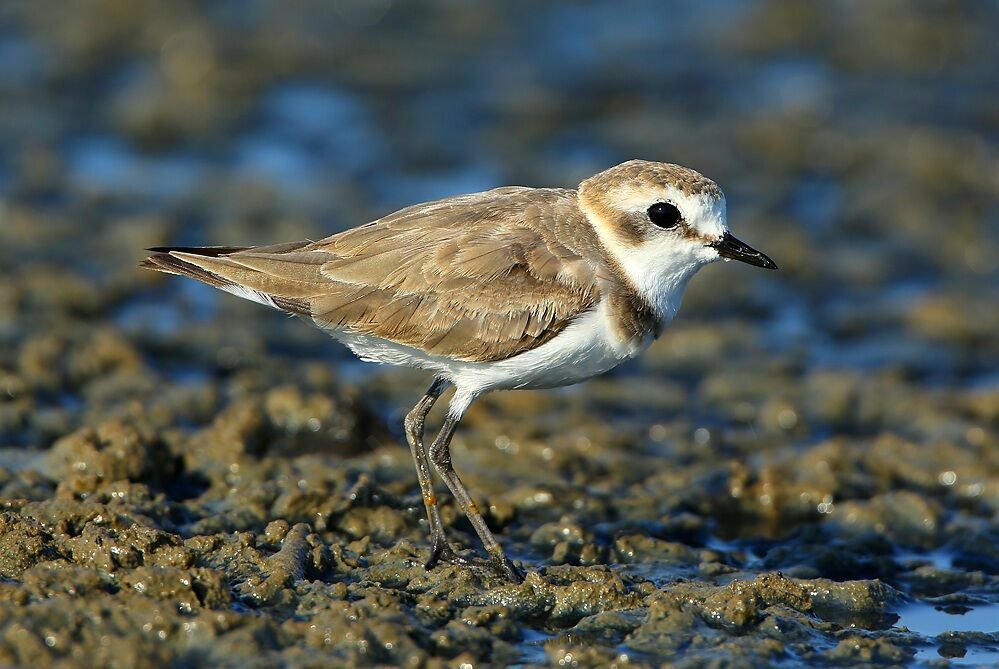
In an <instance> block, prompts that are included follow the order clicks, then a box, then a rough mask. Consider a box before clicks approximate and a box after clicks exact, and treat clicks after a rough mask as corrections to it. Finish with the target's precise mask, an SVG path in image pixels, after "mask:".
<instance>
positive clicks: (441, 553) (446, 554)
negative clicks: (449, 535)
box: [423, 537, 475, 571]
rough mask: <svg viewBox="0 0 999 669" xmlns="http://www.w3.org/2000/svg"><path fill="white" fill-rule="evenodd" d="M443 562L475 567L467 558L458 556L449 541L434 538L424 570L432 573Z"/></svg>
mask: <svg viewBox="0 0 999 669" xmlns="http://www.w3.org/2000/svg"><path fill="white" fill-rule="evenodd" d="M441 562H444V563H446V564H453V565H457V566H459V567H474V566H475V563H474V562H472V561H471V560H469V559H468V558H466V557H462V556H461V555H459V554H458V551H456V550H455V549H454V548H453V547H452V546H451V544H449V543H448V542H447V539H445V538H443V537H441V538H436V537H435V538H434V539H433V544H432V545H431V547H430V558H429V559H428V560H427V561H426V563H424V565H423V568H424V569H426V570H427V571H430V570H431V569H433V568H434V567H436V566H437V565H438V564H440V563H441Z"/></svg>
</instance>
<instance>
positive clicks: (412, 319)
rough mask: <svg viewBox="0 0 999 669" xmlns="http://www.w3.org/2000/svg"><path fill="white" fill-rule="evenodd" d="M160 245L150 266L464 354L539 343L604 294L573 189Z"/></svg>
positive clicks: (510, 192)
mask: <svg viewBox="0 0 999 669" xmlns="http://www.w3.org/2000/svg"><path fill="white" fill-rule="evenodd" d="M158 251H159V252H158V253H157V254H156V255H155V256H153V257H152V258H151V259H150V260H151V261H153V262H150V263H149V266H154V265H155V267H154V268H159V269H162V270H163V271H174V272H175V273H185V274H187V275H188V276H193V277H194V278H198V279H199V280H202V281H205V282H207V283H211V284H212V285H216V286H218V287H223V288H225V287H226V286H233V285H236V286H240V287H244V288H247V289H249V290H251V291H256V292H257V293H260V294H262V295H265V296H267V297H268V298H270V299H271V301H272V302H273V303H274V304H275V305H277V306H278V307H279V308H286V305H287V308H290V309H291V310H293V311H295V312H296V313H303V314H308V315H310V316H311V317H312V318H313V320H314V321H315V322H316V323H317V324H318V325H320V326H322V327H325V328H331V329H333V330H340V329H343V330H347V331H351V332H359V333H364V334H369V335H374V336H377V337H381V338H383V339H387V340H390V341H393V342H396V343H400V344H405V345H408V346H412V347H416V348H421V349H424V350H426V351H428V352H429V353H432V354H436V355H440V356H445V357H450V358H456V359H461V360H471V361H491V360H502V359H505V358H508V357H511V356H514V355H516V354H518V353H521V352H523V351H527V350H530V349H532V348H534V347H536V346H539V345H541V344H543V343H544V342H546V341H548V340H550V339H551V338H552V337H554V336H555V335H556V334H558V333H559V332H561V331H562V330H563V329H564V328H565V327H566V326H567V325H568V324H569V323H571V322H572V320H573V319H574V318H576V317H577V316H578V315H580V314H582V313H583V312H585V311H587V310H589V309H591V308H592V307H593V306H594V305H595V304H596V303H597V302H598V301H599V299H600V294H599V292H600V289H599V287H598V286H599V281H598V275H599V274H600V271H601V262H602V261H601V257H602V256H601V253H600V250H599V244H598V242H597V241H596V236H595V233H594V231H593V230H592V227H591V226H590V225H589V223H588V221H587V220H586V218H585V216H584V215H583V214H582V212H581V211H580V210H579V208H578V206H577V202H576V192H575V191H573V190H565V189H529V188H520V187H508V188H499V189H495V190H492V191H487V192H484V193H477V194H474V195H465V196H460V197H455V198H449V199H446V200H441V201H437V202H431V203H427V204H422V205H416V206H413V207H408V208H406V209H403V210H401V211H399V212H396V213H395V214H391V215H389V216H386V217H385V218H382V219H379V220H377V221H374V222H372V223H369V224H367V225H364V226H361V227H359V228H355V229H353V230H348V231H346V232H342V233H340V234H337V235H333V236H332V237H329V238H327V239H323V240H321V241H318V242H296V243H292V244H282V245H277V246H272V247H255V248H246V249H238V248H233V249H222V248H218V249H213V250H206V251H205V252H204V253H199V252H198V249H189V248H185V249H159V250H158ZM157 258H159V260H158V261H157V260H156V259H157Z"/></svg>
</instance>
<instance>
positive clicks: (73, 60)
mask: <svg viewBox="0 0 999 669" xmlns="http://www.w3.org/2000/svg"><path fill="white" fill-rule="evenodd" d="M98 4H99V3H98ZM223 4H224V3H223ZM549 4H550V5H551V7H550V8H548V9H546V10H545V11H538V10H531V11H530V12H527V10H525V9H523V8H520V9H516V8H515V9H513V10H511V9H510V8H509V7H507V6H506V3H495V4H491V3H474V6H473V4H472V3H469V7H470V8H468V9H463V10H461V11H457V10H455V9H454V8H451V9H442V8H430V9H426V8H425V9H424V10H422V11H415V10H413V9H412V8H408V7H406V6H404V5H403V4H402V3H396V5H394V6H393V7H392V9H391V10H389V11H388V12H387V13H386V14H385V15H384V17H379V16H368V15H363V16H362V15H351V16H350V17H347V18H344V17H342V16H341V17H339V18H336V17H333V18H324V17H326V16H327V15H326V14H324V13H323V12H322V11H321V8H317V6H318V5H316V6H314V5H313V4H311V3H304V4H303V8H302V10H301V11H302V13H299V14H296V13H294V12H287V11H281V10H280V8H277V9H275V8H269V6H268V5H267V4H266V3H261V4H260V5H259V6H255V9H253V10H246V12H245V14H240V16H239V17H234V16H233V15H232V14H231V13H227V10H226V9H225V7H222V5H220V7H221V8H220V9H217V10H215V11H207V10H199V9H196V8H193V7H189V6H187V5H183V6H182V5H180V4H178V3H171V4H170V5H169V7H168V6H167V5H158V4H156V3H148V4H147V3H135V4H134V6H133V5H130V7H132V9H130V10H128V11H125V10H123V9H122V8H120V7H118V8H117V9H116V8H114V7H110V6H108V7H104V6H103V5H102V6H101V7H97V8H94V7H91V8H90V9H87V10H84V9H77V5H76V4H73V3H69V4H63V5H61V6H58V7H56V6H55V5H52V6H46V4H45V3H31V4H25V5H24V7H23V8H19V9H18V10H17V11H16V12H15V11H12V10H6V11H9V15H7V14H5V15H4V18H5V19H7V18H11V22H10V23H9V24H4V25H3V26H0V27H2V28H3V29H2V30H0V55H2V56H3V57H0V75H2V76H0V87H2V92H3V95H4V105H5V110H4V113H3V114H2V115H0V147H2V151H0V194H2V207H0V665H4V666H8V665H9V666H25V667H35V666H57V667H66V668H70V667H94V666H108V667H144V666H173V667H218V666H223V667H230V666H231V667H271V666H286V667H329V666H412V667H435V666H440V667H452V666H462V665H471V666H499V665H514V666H516V665H521V666H563V667H564V666H570V667H571V666H579V667H590V666H593V667H607V666H618V667H625V666H638V667H643V666H650V667H651V666H662V665H664V664H666V665H676V666H686V667H704V666H737V667H742V666H772V665H778V666H789V667H798V666H900V665H902V666H906V665H907V666H989V665H992V664H995V663H996V662H997V661H999V624H997V623H996V622H995V621H996V620H997V617H996V615H995V614H996V613H997V611H999V609H997V607H999V529H997V525H996V518H997V517H999V516H997V514H999V455H997V449H996V446H997V441H999V310H997V309H996V308H995V304H996V295H997V293H999V260H997V259H999V239H997V238H996V234H997V230H999V225H997V219H996V216H997V212H996V210H995V201H996V196H997V193H999V184H997V182H996V180H995V175H996V174H999V157H997V152H996V150H995V146H994V143H990V142H989V141H987V138H988V137H994V136H995V135H994V133H995V130H996V116H995V107H994V99H993V98H992V97H991V96H990V91H994V90H997V86H999V82H997V81H996V76H997V75H996V73H995V71H994V67H993V68H990V67H987V66H986V65H985V64H987V63H993V62H997V60H999V54H996V53H995V50H996V48H997V47H996V46H995V43H994V40H993V39H991V35H992V33H990V32H989V30H988V27H989V26H990V25H993V24H994V21H995V19H996V16H995V12H994V10H991V9H989V7H988V6H987V5H986V4H984V3H983V4H982V5H980V6H979V8H978V9H974V10H972V9H966V10H965V11H949V10H946V9H941V8H934V7H922V6H921V7H920V8H919V11H915V10H914V11H913V12H912V13H911V14H910V15H908V16H907V19H906V20H905V21H898V20H896V18H897V17H894V16H892V15H890V14H886V13H883V12H879V11H875V10H874V9H869V8H870V7H873V6H874V3H858V4H856V5H853V6H850V7H849V8H845V9H843V11H842V12H839V13H836V14H835V15H834V14H829V13H826V11H825V10H824V9H823V7H824V3H783V2H759V3H755V4H753V5H752V7H751V9H750V10H746V11H745V12H744V13H735V14H733V13H732V10H731V6H730V4H725V3H723V5H724V6H723V5H718V6H714V5H713V4H712V3H697V4H698V6H702V5H703V8H702V9H697V10H689V11H686V12H678V13H677V14H676V16H674V17H672V19H673V20H671V21H670V22H663V21H660V20H658V18H657V17H658V16H659V15H658V14H657V13H656V12H657V11H659V10H658V9H657V8H658V6H659V3H654V2H645V3H643V2H638V3H635V5H634V8H633V9H634V11H635V12H637V14H636V16H633V17H631V18H630V19H629V21H631V22H630V23H627V24H623V23H621V22H622V21H624V20H625V18H627V17H625V18H622V16H621V15H620V13H619V12H616V11H613V10H611V9H607V8H602V7H601V6H598V5H594V6H593V7H590V8H581V7H579V6H577V5H575V4H573V5H568V4H562V3H549ZM82 6H83V5H82V4H81V5H80V7H82ZM747 6H749V3H747ZM726 8H727V9H726ZM841 9H842V8H841ZM527 14H530V17H529V18H530V21H529V22H527V23H525V22H524V19H525V17H527ZM237 18H238V20H236V19H237ZM348 19H349V20H348ZM524 25H531V26H535V28H534V29H533V30H524V29H523V28H522V26H524ZM640 25H649V26H656V31H657V33H656V39H655V40H653V39H651V38H649V37H648V35H647V34H646V33H644V32H643V31H642V30H639V29H638V27H637V26H640ZM705 25H712V26H716V28H715V29H712V30H710V31H705V30H703V29H702V28H703V26H705ZM566 26H571V27H572V30H567V29H566ZM629 26H630V27H629ZM823 26H833V28H835V29H832V28H830V29H827V28H825V27H823ZM664 32H665V33H667V34H666V36H665V37H668V39H665V38H664V36H663V33H664ZM643 35H645V37H643ZM659 38H663V39H661V40H660V39H659ZM847 38H848V39H847ZM578 40H581V41H578ZM657 40H658V41H657ZM660 41H661V42H662V46H657V45H658V44H659V43H660ZM581 43H585V44H600V45H603V46H602V47H601V48H603V49H604V50H605V51H604V52H599V53H598V52H596V51H595V52H594V53H596V55H595V56H593V58H592V59H591V60H586V59H584V60H583V61H581V60H580V56H579V48H578V45H579V44H581ZM885 45H891V48H887V47H886V46H885ZM601 54H603V55H601ZM537 63H542V64H543V65H544V67H543V68H540V70H539V71H538V72H536V71H535V70H534V69H532V68H534V67H536V64H537ZM585 63H589V65H585ZM650 63H654V64H656V65H655V67H652V66H651V65H650ZM671 63H673V64H675V65H670V64H671ZM511 72H513V73H515V74H516V73H519V74H517V76H513V75H511V74H510V73H511ZM623 81H627V82H628V84H627V86H625V85H624V84H622V83H621V82H623ZM691 82H697V85H696V86H693V85H691ZM425 91H434V95H426V94H425ZM635 91H641V92H642V93H641V95H638V94H636V93H635ZM678 100H683V101H684V102H683V105H680V106H678V102H677V101H678ZM455 110H472V111H470V112H468V113H457V112H455ZM475 110H486V111H488V112H489V113H488V114H486V116H487V117H488V119H489V122H488V123H485V122H482V121H481V120H476V119H481V118H483V114H479V113H472V112H474V111H475ZM983 138H986V139H983ZM469 147H472V148H469ZM473 149H474V150H473ZM639 155H641V156H643V157H652V158H662V159H667V160H677V161H678V162H684V163H688V164H691V165H692V166H694V167H696V168H698V169H700V170H702V171H704V172H705V173H706V174H708V175H709V176H711V177H713V178H715V179H716V180H718V181H719V182H720V183H721V184H722V186H723V187H724V188H725V190H726V193H727V195H728V197H729V210H730V216H731V223H732V226H733V230H734V231H736V232H737V233H738V234H739V236H740V237H743V238H745V239H746V240H747V241H749V242H751V243H753V244H754V245H755V246H758V247H759V248H761V249H763V250H765V251H766V252H767V253H768V254H770V255H771V256H773V257H774V258H775V260H777V262H778V263H779V264H780V266H781V268H782V269H781V272H780V273H779V274H773V275H765V276H764V275H762V274H761V273H754V272H753V271H752V269H751V268H742V267H735V266H733V265H719V266H714V267H710V268H707V269H705V270H703V271H702V272H701V273H700V274H699V275H698V276H697V277H696V278H695V279H694V281H693V283H692V285H691V289H690V291H689V293H688V296H687V298H686V300H685V304H684V307H683V309H682V310H681V312H680V317H679V319H678V320H677V321H676V322H675V323H674V324H673V326H672V327H671V328H670V329H669V330H668V331H667V333H666V335H665V337H664V338H663V340H662V341H660V342H658V343H657V344H655V345H654V346H653V348H652V349H650V351H649V352H648V353H647V354H646V355H645V356H644V357H643V358H641V359H640V360H637V361H635V362H633V363H631V364H629V365H627V366H625V367H623V368H621V369H619V370H616V371H615V372H614V373H613V374H611V375H608V376H605V377H601V378H599V379H595V380H593V381H591V382H588V383H586V384H584V385H581V386H578V387H574V388H570V389H563V390H557V391H549V392H526V391H524V392H515V393H503V394H496V395H494V396H489V397H487V398H485V399H484V400H483V401H482V402H481V403H477V405H476V406H475V407H473V409H472V411H471V412H470V413H469V414H468V416H467V418H466V420H465V421H463V424H462V427H461V428H460V429H459V431H458V434H457V436H456V438H455V442H454V446H453V452H454V460H455V465H456V468H457V469H458V471H459V473H460V474H461V475H462V477H463V480H464V481H465V483H466V484H467V485H468V487H469V488H470V490H471V491H472V493H473V495H474V496H475V497H476V501H477V505H478V506H479V508H480V509H482V510H484V511H485V513H486V517H487V521H488V522H489V524H490V526H491V527H492V528H493V529H494V531H496V532H497V534H498V536H499V537H500V539H501V541H503V543H504V546H505V549H506V551H507V553H508V555H510V556H511V557H512V558H513V559H515V560H516V561H518V562H519V563H520V564H521V565H522V566H523V568H524V569H525V570H526V571H527V572H528V576H527V578H526V579H525V581H524V583H522V584H519V585H511V584H508V583H506V582H504V581H503V580H502V579H500V578H498V577H497V576H496V575H494V574H492V573H491V572H489V571H488V570H486V569H474V570H470V571H469V570H462V569H459V568H456V567H450V566H442V567H440V568H438V569H435V570H433V571H431V572H426V571H425V570H424V569H423V567H422V564H423V561H424V560H425V559H426V557H427V553H428V550H429V546H428V543H427V527H426V522H425V520H424V514H423V508H422V501H421V499H420V496H419V488H418V486H417V482H416V476H415V472H414V469H413V464H412V462H411V460H410V456H409V452H408V449H407V448H406V446H405V443H404V440H403V438H402V432H401V421H402V417H403V415H404V413H405V411H406V410H407V409H408V408H409V407H410V406H411V405H412V403H413V402H415V400H416V399H417V398H418V397H419V396H420V395H421V393H422V392H423V390H424V389H425V387H426V385H427V384H428V383H429V379H428V378H426V377H425V376H424V375H422V374H417V373H413V372H409V371H393V370H386V369H382V368H378V367H367V366H363V365H360V364H359V363H357V362H355V361H353V360H352V359H351V358H350V357H349V356H348V355H347V354H346V353H345V352H344V351H343V350H342V349H340V348H339V347H338V346H337V345H336V344H334V343H333V342H331V341H329V340H328V339H327V338H326V337H325V336H324V335H322V334H321V333H319V332H316V331H314V330H312V329H309V328H308V327H306V326H305V325H304V324H302V323H300V322H298V321H295V320H289V319H284V318H282V317H280V316H278V315H276V314H274V313H273V312H270V311H268V310H266V309H264V308H262V307H259V306H257V305H253V304H249V303H244V302H241V301H239V300H237V299H236V298H233V297H230V296H226V295H216V294H214V293H212V292H211V291H210V289H208V288H205V287H201V286H196V285H193V284H190V283H184V282H183V281H182V280H180V279H175V280H171V279H169V278H165V277H161V276H156V275H153V274H151V273H143V272H141V271H140V270H138V269H137V267H136V264H137V263H138V261H139V260H140V259H141V257H142V253H141V249H143V248H145V247H148V246H156V245H162V244H168V243H185V244H213V243H220V244H225V243H261V244H264V243H276V242H283V241H289V240H293V239H303V238H306V237H310V238H316V237H319V236H322V235H325V234H328V233H330V232H332V231H334V230H336V229H339V228H342V227H345V226H347V225H355V224H357V223H360V222H363V221H365V220H369V219H370V218H373V217H374V216H376V215H378V214H380V213H385V212H386V211H389V210H391V209H392V208H394V207H398V206H402V205H405V204H410V203H412V202H415V201H419V200H425V199H429V198H431V197H437V196H440V195H445V194H450V193H454V192H460V191H470V190H477V189H480V188H487V187H490V186H494V185H498V184H506V183H524V182H527V183H531V184H537V185H542V184H543V185H571V184H572V183H574V181H578V178H579V177H582V176H585V175H586V174H587V173H589V172H592V171H595V169H594V168H596V169H599V168H600V167H602V166H605V165H606V164H609V163H611V162H615V161H616V160H617V159H625V158H631V157H635V156H639ZM437 424H439V416H438V415H437V414H436V413H435V414H432V416H431V427H432V426H433V425H437ZM440 498H441V501H442V503H443V508H442V515H443V519H444V522H445V524H446V525H447V530H448V532H449V534H450V536H451V537H452V539H453V540H454V541H456V542H459V543H461V544H463V545H464V546H466V547H477V545H476V543H475V540H474V532H473V531H472V528H471V527H470V526H469V525H468V524H467V522H466V521H465V519H464V517H463V515H462V514H461V512H460V510H459V509H457V508H456V506H455V505H454V504H453V502H452V500H451V499H450V496H448V495H444V494H443V493H442V494H441V495H440ZM467 554H468V555H473V554H474V552H472V551H470V552H469V553H467Z"/></svg>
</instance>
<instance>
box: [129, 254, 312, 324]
mask: <svg viewBox="0 0 999 669" xmlns="http://www.w3.org/2000/svg"><path fill="white" fill-rule="evenodd" d="M249 248H252V247H247V246H196V247H191V246H156V247H153V248H150V249H146V250H147V251H152V255H151V256H149V257H148V258H146V259H145V260H143V261H142V262H141V263H139V267H142V268H144V269H151V270H154V271H156V272H165V273H167V274H177V275H179V276H186V277H190V278H192V279H196V280H198V281H201V282H202V283H207V284H208V285H209V286H212V287H214V288H218V289H220V290H226V289H229V288H233V287H236V285H237V284H235V283H233V282H232V281H229V280H227V279H224V278H222V277H220V276H218V275H217V274H213V273H212V272H209V271H208V270H206V269H203V268H201V267H198V266H197V265H194V264H192V263H189V262H187V261H186V260H183V259H181V258H178V257H176V256H173V255H170V252H171V251H179V252H182V253H194V254H197V255H202V256H209V257H212V258H217V257H219V256H224V255H228V254H230V253H238V252H239V251H245V250H247V249H249ZM268 297H269V298H270V299H271V301H272V302H274V304H275V305H277V307H278V308H279V309H283V310H285V311H288V312H290V313H293V314H298V315H300V316H309V315H310V314H311V313H312V310H311V307H310V306H309V303H308V302H307V301H305V300H300V299H295V298H290V297H280V296H277V295H269V296H268Z"/></svg>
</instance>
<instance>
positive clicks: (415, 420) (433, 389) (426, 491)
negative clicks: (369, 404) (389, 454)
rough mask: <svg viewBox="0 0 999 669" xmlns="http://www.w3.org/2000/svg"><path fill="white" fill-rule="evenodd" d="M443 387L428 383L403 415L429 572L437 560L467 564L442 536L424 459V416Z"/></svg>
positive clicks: (436, 382) (439, 382)
mask: <svg viewBox="0 0 999 669" xmlns="http://www.w3.org/2000/svg"><path fill="white" fill-rule="evenodd" d="M446 387H447V380H446V379H444V378H443V377H437V378H435V379H434V382H433V384H431V386H430V389H429V390H427V394H426V395H424V396H423V398H422V399H421V400H420V401H419V402H417V403H416V406H415V407H413V410H412V411H410V412H409V413H408V414H406V420H405V427H406V441H408V442H409V449H410V451H412V453H413V462H414V463H416V478H417V480H418V481H419V483H420V492H421V493H422V494H423V505H424V506H425V507H426V510H427V522H428V523H430V557H429V558H428V559H427V562H426V564H425V565H424V566H425V567H426V568H427V569H433V568H434V566H435V565H436V564H437V562H438V561H440V560H444V561H445V562H452V563H455V564H468V561H467V560H465V559H464V558H463V557H461V556H460V555H458V553H457V552H456V551H455V550H454V549H453V548H451V544H449V543H448V541H447V536H446V535H445V534H444V524H443V523H442V522H441V515H440V510H439V509H438V508H437V496H436V495H434V483H433V480H432V479H431V478H430V462H429V461H428V460H427V451H426V448H425V447H424V445H423V427H424V425H425V423H426V420H427V414H428V413H430V410H431V409H432V408H433V406H434V402H436V401H437V398H439V397H440V396H441V393H443V392H444V389H445V388H446Z"/></svg>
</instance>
